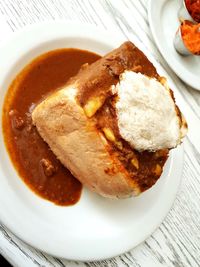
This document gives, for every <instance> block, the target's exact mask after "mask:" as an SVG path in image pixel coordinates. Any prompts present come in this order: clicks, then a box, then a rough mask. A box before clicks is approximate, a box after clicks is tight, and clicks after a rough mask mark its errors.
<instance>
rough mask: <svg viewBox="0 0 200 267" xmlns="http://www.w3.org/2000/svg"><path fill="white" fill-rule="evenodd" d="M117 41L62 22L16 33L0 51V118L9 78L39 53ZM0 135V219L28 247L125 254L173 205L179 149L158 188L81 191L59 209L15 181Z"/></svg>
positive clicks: (72, 254) (97, 255) (65, 253)
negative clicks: (120, 195) (133, 192)
mask: <svg viewBox="0 0 200 267" xmlns="http://www.w3.org/2000/svg"><path fill="white" fill-rule="evenodd" d="M49 29H51V30H50V31H49ZM122 41H123V40H119V39H118V38H116V37H115V36H113V35H112V34H110V33H105V32H101V31H100V30H98V29H96V28H94V27H91V26H87V25H84V27H83V25H81V26H80V25H76V24H69V23H62V22H59V23H55V22H54V23H44V24H40V25H36V26H32V27H29V28H27V29H25V30H23V31H21V32H19V33H17V34H15V35H14V36H13V38H12V39H11V40H10V41H8V42H7V43H6V44H5V46H4V47H3V48H1V49H0V58H1V60H0V69H1V75H0V94H1V98H0V111H1V113H2V104H3V97H4V95H5V93H6V90H7V88H8V86H9V84H10V83H11V81H12V79H13V78H14V77H15V75H16V74H17V73H18V72H19V71H20V69H21V68H22V67H23V66H25V65H26V64H27V63H28V62H29V61H30V60H31V59H33V58H35V57H36V56H38V55H39V54H41V53H44V52H46V51H48V50H52V49H56V48H60V47H77V48H82V49H88V50H90V51H94V52H96V53H99V54H102V55H104V54H105V53H107V52H108V51H110V50H111V49H113V48H115V47H117V46H118V45H119V44H120V43H122ZM160 72H161V73H164V75H166V73H165V72H164V71H163V70H162V69H160ZM1 117H2V114H0V118H1ZM1 131H2V127H1ZM0 133H1V138H0V178H1V179H0V220H1V221H2V222H3V223H4V224H5V225H6V226H7V227H8V228H9V229H10V230H11V231H12V232H13V233H15V234H16V235H17V236H18V237H20V238H21V239H22V240H24V241H25V242H27V243H28V244H30V245H32V246H34V247H36V248H38V249H41V250H42V251H45V252H47V253H50V254H52V255H55V256H57V257H63V258H67V259H73V260H84V261H86V260H89V261H91V260H101V259H105V258H110V257H113V256H116V255H118V254H121V253H123V252H126V251H128V250H130V249H131V248H133V247H135V246H136V245H138V244H139V243H140V242H142V241H144V240H145V239H146V238H147V237H148V236H149V235H150V234H151V233H152V232H153V231H154V230H155V229H156V227H158V226H159V224H160V223H161V222H162V220H163V219H164V217H165V215H166V214H167V212H168V211H169V209H170V207H171V205H172V203H173V201H174V198H175V195H176V192H177V189H178V186H179V183H180V179H181V171H182V164H183V148H182V147H179V148H178V149H176V150H174V151H172V152H171V155H170V158H169V160H168V161H167V164H166V166H165V169H164V173H163V175H162V177H161V178H160V180H159V181H158V182H157V184H156V185H155V186H154V187H153V188H152V189H150V190H149V191H147V192H145V193H144V194H142V195H141V196H139V197H137V198H131V199H126V200H109V199H106V198H103V197H100V196H98V195H97V194H95V193H92V192H89V191H88V190H87V189H85V188H84V190H83V193H82V196H81V199H80V201H79V202H78V203H77V204H76V205H74V206H71V207H59V206H56V205H54V204H53V203H51V202H48V201H46V200H44V199H42V198H40V197H38V196H37V195H35V194H34V193H33V192H32V191H30V189H29V188H28V187H27V186H26V185H25V184H24V183H23V181H22V180H21V179H20V178H19V177H18V175H17V173H16V171H15V169H14V167H13V165H12V163H11V161H10V159H9V157H8V154H7V152H6V149H5V146H4V142H3V138H2V132H0Z"/></svg>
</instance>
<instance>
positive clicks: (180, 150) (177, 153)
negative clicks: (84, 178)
mask: <svg viewBox="0 0 200 267" xmlns="http://www.w3.org/2000/svg"><path fill="white" fill-rule="evenodd" d="M57 23H58V25H60V22H53V24H54V25H55V24H57ZM61 23H64V25H69V24H71V23H69V22H61ZM47 25H48V26H49V22H45V23H38V24H35V25H33V26H31V27H29V26H27V27H26V28H25V29H24V30H21V31H20V32H18V33H17V34H14V36H13V37H12V38H11V39H10V40H12V42H13V41H14V40H15V38H19V36H21V34H24V32H27V30H28V31H31V29H36V28H38V27H39V28H42V27H46V26H47ZM72 25H73V23H72ZM78 25H79V26H80V24H79V23H78ZM81 25H82V24H81ZM86 25H87V24H86ZM89 28H90V29H92V28H93V30H95V31H98V30H99V28H98V27H93V26H92V27H91V25H89ZM97 29H98V30H97ZM101 31H102V30H100V31H99V32H101ZM111 36H113V34H112V35H111ZM10 40H9V42H10ZM13 43H14V42H13ZM147 56H148V55H147ZM150 57H151V56H150ZM151 58H152V57H151ZM154 61H156V60H155V59H154ZM0 64H1V63H0ZM153 64H154V62H153ZM159 68H160V69H161V70H162V72H164V73H166V72H165V70H164V69H163V68H162V67H161V66H160V67H159ZM167 76H168V75H167ZM174 86H175V85H174ZM175 87H176V86H175ZM176 156H177V157H179V158H180V161H179V163H178V164H179V167H180V169H178V175H177V178H176V179H177V180H176V186H175V187H174V188H173V193H171V199H170V201H169V203H168V205H167V207H165V211H164V212H163V211H162V216H160V218H159V220H158V221H157V223H156V224H155V223H154V224H155V225H154V226H153V227H151V230H150V231H149V233H148V234H145V236H142V237H141V238H140V240H138V242H137V244H135V245H133V246H130V245H129V246H128V247H126V249H124V250H123V251H122V249H121V248H120V249H119V250H118V251H117V252H116V251H115V252H113V253H109V255H108V253H107V251H105V252H104V253H103V254H102V253H101V255H97V254H98V253H97V254H96V255H93V256H90V257H88V255H87V256H85V255H81V256H80V255H79V256H76V257H75V256H69V257H68V256H67V257H66V255H65V253H64V254H63V251H62V252H61V253H60V252H58V253H57V252H56V253H55V251H53V250H52V249H51V248H49V247H48V248H47V249H44V248H43V247H41V244H38V242H37V241H36V242H33V240H31V241H30V240H27V239H26V238H24V236H23V233H22V232H21V231H20V230H19V229H18V230H17V229H16V227H13V224H12V223H11V222H10V221H9V220H7V218H6V214H5V211H4V212H3V210H2V209H0V219H1V221H2V222H3V224H4V225H6V227H8V229H10V230H11V231H12V233H14V234H16V236H17V237H19V238H20V239H22V240H23V241H24V242H26V243H27V244H29V245H31V246H33V247H35V248H37V249H40V250H41V251H44V252H46V253H49V254H51V255H54V256H56V257H62V258H66V259H70V260H81V261H94V260H104V259H107V258H111V257H115V256H117V255H120V254H122V253H125V252H127V251H129V250H130V249H132V248H133V247H135V246H137V245H138V244H140V243H141V242H143V241H144V240H145V239H146V238H147V237H148V236H150V235H151V234H152V233H153V232H154V231H155V229H156V228H157V227H158V226H159V225H160V224H161V222H162V221H163V220H164V218H165V217H166V215H167V213H168V212H169V210H170V208H171V206H172V204H173V202H174V200H175V197H176V193H177V191H178V188H179V185H180V181H181V174H182V169H183V146H180V147H179V148H178V149H177V150H176V151H173V152H172V155H171V157H172V158H173V157H176ZM11 164H12V163H11ZM0 173H1V170H0ZM0 191H1V188H0ZM30 192H31V191H30ZM0 206H1V204H0ZM79 254H80V251H79Z"/></svg>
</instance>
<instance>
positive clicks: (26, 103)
mask: <svg viewBox="0 0 200 267" xmlns="http://www.w3.org/2000/svg"><path fill="white" fill-rule="evenodd" d="M99 58H100V56H98V55H96V54H94V53H91V52H88V51H84V50H79V49H58V50H54V51H50V52H48V53H45V54H43V55H41V56H39V57H38V58H36V59H35V60H34V61H32V62H31V63H30V64H29V65H27V66H26V67H25V68H24V69H23V70H22V71H21V72H20V73H19V74H18V75H17V77H16V78H15V80H14V81H13V82H12V84H11V85H10V87H9V90H8V93H7V95H6V97H5V101H4V107H3V132H4V140H5V144H6V147H7V150H8V152H9V155H10V158H11V160H12V162H13V164H14V166H15V168H16V170H17V171H18V174H19V176H20V177H21V178H22V179H23V181H24V182H25V183H26V184H27V185H28V186H29V187H30V188H31V189H32V190H33V191H34V192H35V193H36V194H38V195H39V196H41V197H43V198H45V199H47V200H50V201H52V202H54V203H55V204H57V205H63V206H64V205H73V204H75V203H76V202H77V201H78V200H79V198H80V195H81V189H82V185H81V183H80V182H79V181H78V180H76V179H75V178H74V177H73V176H72V174H71V173H70V172H69V171H68V170H67V169H66V168H65V167H64V166H63V165H62V164H61V163H60V162H59V160H57V159H56V157H55V155H54V154H53V152H52V151H51V150H50V149H49V147H48V145H47V144H46V143H45V142H44V141H43V139H42V138H41V137H40V136H39V134H38V132H37V130H36V128H35V127H34V126H33V125H32V120H31V111H32V110H33V108H34V106H35V105H36V104H37V103H38V102H40V101H41V100H42V99H44V97H45V96H46V95H47V94H49V93H51V92H52V91H54V90H56V89H57V88H59V87H61V86H63V85H64V84H66V82H67V81H68V80H69V78H70V77H72V76H74V75H75V74H76V73H77V72H78V71H79V69H80V67H81V66H82V65H83V64H84V63H89V64H90V63H92V62H94V61H96V60H97V59H99Z"/></svg>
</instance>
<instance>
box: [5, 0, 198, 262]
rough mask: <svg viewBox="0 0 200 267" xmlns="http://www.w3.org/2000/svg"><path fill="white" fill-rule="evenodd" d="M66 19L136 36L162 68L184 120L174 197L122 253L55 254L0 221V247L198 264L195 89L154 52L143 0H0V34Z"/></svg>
mask: <svg viewBox="0 0 200 267" xmlns="http://www.w3.org/2000/svg"><path fill="white" fill-rule="evenodd" d="M156 1H159V0H155V2H156ZM57 19H67V20H76V21H81V22H82V23H84V22H86V23H90V24H94V25H98V26H99V27H102V28H103V29H112V30H113V31H115V32H116V33H118V34H121V35H123V36H125V37H126V38H127V39H130V40H132V41H133V42H137V41H141V42H142V43H143V45H144V49H146V50H147V51H149V52H150V53H151V54H152V55H153V56H154V57H155V58H156V59H157V61H158V62H159V63H160V64H161V65H162V66H163V67H164V68H165V69H166V70H167V72H168V74H169V75H170V76H171V78H172V80H173V82H174V84H175V85H176V86H177V88H178V89H179V90H178V91H176V92H175V95H176V97H177V99H178V104H179V105H180V107H181V109H182V111H183V113H184V114H185V115H186V119H187V121H188V122H189V129H190V130H189V133H188V137H187V138H186V141H185V162H184V169H183V179H182V183H181V186H180V189H179V192H178V194H177V198H176V200H175V203H174V205H173V207H172V209H171V210H170V212H169V214H168V215H167V217H166V218H165V220H164V222H163V223H162V224H161V226H160V227H159V228H158V229H157V230H156V231H155V232H154V233H153V234H152V235H151V236H150V237H149V238H148V239H147V240H146V241H145V242H144V243H143V244H141V245H139V246H138V247H136V248H135V249H133V250H132V251H130V252H129V253H126V254H124V255H122V256H119V257H116V258H114V259H111V260H106V261H102V262H92V263H82V262H72V261H67V260H63V259H57V258H54V257H52V256H50V255H47V254H44V253H41V252H40V251H38V250H36V249H34V248H32V247H30V246H28V245H27V244H25V243H24V242H22V241H21V240H19V239H18V238H17V237H16V236H14V235H13V234H12V233H11V232H10V231H9V230H8V229H7V228H6V227H5V226H4V225H2V224H0V253H1V254H2V255H3V256H4V257H6V258H7V259H8V261H10V262H11V264H13V265H14V266H17V267H32V266H33V267H36V266H44V267H64V266H70V267H73V266H80V267H82V266H87V267H96V266H100V267H101V266H103V267H116V266H126V267H128V266H131V267H136V266H137V267H146V266H147V267H151V266H156V267H157V266H168V267H174V266H175V267H199V266H200V137H199V135H200V92H197V91H195V90H193V89H192V88H190V87H189V86H186V85H185V84H184V83H183V82H181V81H180V80H179V79H178V78H177V76H176V75H175V74H174V73H173V72H172V71H171V70H170V69H169V68H168V66H167V64H166V63H165V61H164V59H163V58H162V56H161V55H160V53H159V52H158V50H157V48H156V46H155V44H154V42H153V39H152V36H151V33H150V29H149V24H148V19H147V1H146V0H115V1H114V0H99V1H92V0H24V1H22V0H0V40H1V41H2V40H3V39H4V38H6V37H7V36H8V35H10V34H11V33H12V32H14V31H17V30H18V29H20V28H22V27H24V26H25V25H28V24H33V23H36V22H39V21H45V20H57Z"/></svg>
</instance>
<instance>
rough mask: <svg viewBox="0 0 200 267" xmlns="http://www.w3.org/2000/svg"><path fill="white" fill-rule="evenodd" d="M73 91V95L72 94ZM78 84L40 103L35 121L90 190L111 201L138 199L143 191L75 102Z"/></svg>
mask: <svg viewBox="0 0 200 267" xmlns="http://www.w3.org/2000/svg"><path fill="white" fill-rule="evenodd" d="M72 91H73V93H72ZM77 91H78V90H77V89H76V84H73V85H70V86H67V87H66V88H63V89H61V90H59V91H57V92H56V93H54V94H53V95H51V96H50V97H48V98H47V99H46V100H44V101H43V102H41V103H40V104H39V105H38V106H37V107H36V108H35V109H34V111H33V113H32V119H33V123H34V124H35V125H36V127H37V130H38V132H39V133H40V135H41V136H42V138H43V139H44V141H45V142H47V143H48V145H49V146H50V148H51V150H52V151H53V153H54V154H55V155H56V156H57V158H58V159H59V160H60V161H61V162H62V164H63V165H64V166H65V167H66V168H68V169H69V170H70V171H71V173H72V174H73V175H74V176H75V177H76V178H77V179H78V180H79V181H80V182H81V183H83V184H84V185H85V186H87V187H88V188H89V189H90V190H92V191H94V192H96V193H98V194H100V195H102V196H105V197H109V198H126V197H130V196H136V195H138V194H139V193H140V189H139V187H138V185H137V184H136V182H134V180H133V179H131V178H130V177H129V175H128V172H127V171H126V170H125V168H124V167H123V165H122V164H121V162H120V161H119V160H118V159H117V158H114V157H111V156H110V154H109V152H108V151H107V149H106V146H107V145H108V144H107V141H106V139H105V138H104V137H103V136H102V135H101V133H100V132H98V131H97V130H96V129H95V126H94V121H93V119H88V118H87V117H86V116H85V114H84V111H83V109H82V108H81V107H80V106H79V105H78V104H77V102H76V94H77Z"/></svg>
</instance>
